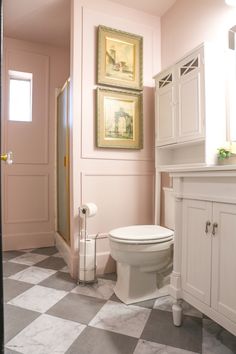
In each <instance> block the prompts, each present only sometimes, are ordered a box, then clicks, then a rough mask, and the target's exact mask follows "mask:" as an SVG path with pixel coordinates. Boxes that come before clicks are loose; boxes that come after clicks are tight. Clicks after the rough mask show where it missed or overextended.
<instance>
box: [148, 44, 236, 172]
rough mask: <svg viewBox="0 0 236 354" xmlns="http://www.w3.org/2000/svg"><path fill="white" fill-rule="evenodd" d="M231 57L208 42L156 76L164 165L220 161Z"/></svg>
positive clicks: (159, 159) (158, 129)
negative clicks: (218, 157) (219, 151)
mask: <svg viewBox="0 0 236 354" xmlns="http://www.w3.org/2000/svg"><path fill="white" fill-rule="evenodd" d="M231 52H232V53H231ZM230 53H231V55H232V56H233V54H234V53H233V51H230ZM229 57H230V55H229V52H228V51H227V52H225V51H223V50H222V49H219V48H217V47H215V46H214V45H213V44H211V43H204V44H202V45H200V46H199V47H197V48H196V49H194V50H193V51H191V52H190V53H189V54H187V55H186V56H185V57H184V58H182V59H181V60H179V61H178V62H176V63H174V64H173V65H172V66H171V67H170V68H168V69H166V70H164V71H163V72H161V73H159V74H157V75H156V76H155V82H156V88H155V106H156V116H155V119H156V134H155V137H156V138H155V144H156V167H157V168H158V169H160V170H161V168H162V166H165V165H183V164H189V163H202V164H204V163H206V164H214V163H215V162H216V155H217V148H219V147H220V146H221V145H222V144H223V143H224V142H225V140H226V121H227V102H226V92H227V75H226V74H227V73H226V72H227V70H226V67H227V61H228V59H229ZM186 145H187V150H188V151H189V154H185V152H186Z"/></svg>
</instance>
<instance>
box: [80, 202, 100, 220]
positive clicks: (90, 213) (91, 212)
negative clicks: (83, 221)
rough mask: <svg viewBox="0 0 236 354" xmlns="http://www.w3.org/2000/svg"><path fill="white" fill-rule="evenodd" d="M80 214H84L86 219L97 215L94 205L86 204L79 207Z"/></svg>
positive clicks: (96, 208)
mask: <svg viewBox="0 0 236 354" xmlns="http://www.w3.org/2000/svg"><path fill="white" fill-rule="evenodd" d="M81 210H82V212H84V211H85V212H86V215H87V216H88V217H91V216H94V215H96V214H97V211H98V207H97V205H96V204H94V203H86V204H83V205H82V206H81Z"/></svg>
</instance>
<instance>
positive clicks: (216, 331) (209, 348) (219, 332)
mask: <svg viewBox="0 0 236 354" xmlns="http://www.w3.org/2000/svg"><path fill="white" fill-rule="evenodd" d="M235 353H236V337H235V336H234V335H232V334H231V333H229V332H228V331H226V330H225V329H223V328H222V327H221V326H219V325H218V324H217V323H215V322H213V321H212V320H210V319H203V344H202V354H235Z"/></svg>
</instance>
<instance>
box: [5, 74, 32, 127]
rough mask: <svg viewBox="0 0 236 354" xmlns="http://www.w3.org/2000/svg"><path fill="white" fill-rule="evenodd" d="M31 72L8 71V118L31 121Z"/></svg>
mask: <svg viewBox="0 0 236 354" xmlns="http://www.w3.org/2000/svg"><path fill="white" fill-rule="evenodd" d="M32 81H33V74H32V73H26V72H20V71H12V70H10V71H9V120H10V121H17V122H32Z"/></svg>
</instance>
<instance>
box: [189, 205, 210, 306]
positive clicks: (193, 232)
mask: <svg viewBox="0 0 236 354" xmlns="http://www.w3.org/2000/svg"><path fill="white" fill-rule="evenodd" d="M211 214H212V203H211V202H205V201H198V200H184V201H183V235H182V236H183V237H182V240H183V244H182V252H183V254H182V275H183V279H182V282H183V289H184V290H185V291H186V292H188V293H189V294H191V295H193V296H194V297H196V298H197V299H199V300H200V301H202V302H204V303H206V304H208V305H210V286H211V285H210V281H211V227H210V226H209V227H208V229H209V231H208V232H206V231H207V230H206V222H207V221H210V220H211Z"/></svg>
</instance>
